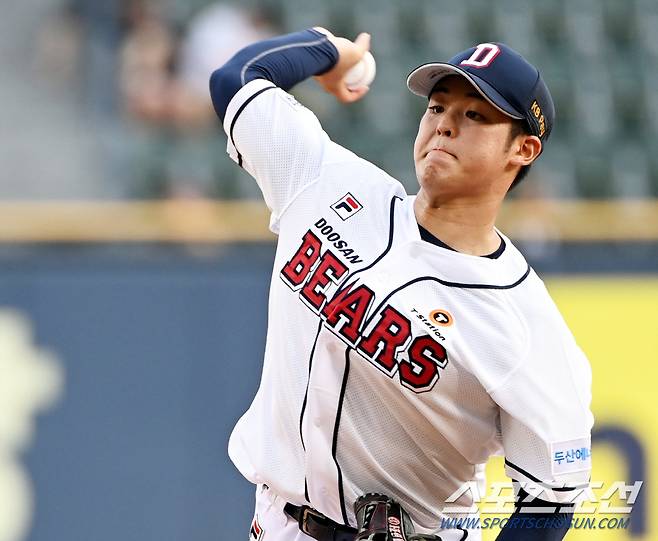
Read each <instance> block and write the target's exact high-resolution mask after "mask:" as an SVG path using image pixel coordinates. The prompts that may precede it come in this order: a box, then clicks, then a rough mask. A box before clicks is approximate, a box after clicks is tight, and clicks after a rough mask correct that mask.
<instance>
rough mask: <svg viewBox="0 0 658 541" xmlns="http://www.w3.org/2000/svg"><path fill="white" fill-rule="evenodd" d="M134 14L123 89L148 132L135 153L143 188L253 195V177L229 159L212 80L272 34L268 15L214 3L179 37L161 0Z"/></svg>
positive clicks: (137, 4)
mask: <svg viewBox="0 0 658 541" xmlns="http://www.w3.org/2000/svg"><path fill="white" fill-rule="evenodd" d="M127 15H128V17H127V21H128V27H129V31H128V33H127V35H126V38H125V40H124V43H123V45H122V47H121V52H120V92H121V96H122V101H123V106H124V110H125V112H126V113H127V114H128V116H129V120H131V121H133V122H134V123H135V124H137V126H136V128H137V129H138V130H142V131H143V132H144V137H142V142H143V143H144V144H143V145H141V146H140V148H141V149H140V150H138V151H137V155H136V156H134V160H135V165H136V167H137V169H138V171H141V176H142V177H143V178H145V179H146V183H145V184H144V185H143V187H142V193H139V194H137V195H142V196H143V195H157V196H166V197H180V196H184V197H209V196H210V197H212V196H220V197H232V196H239V195H250V192H249V193H246V192H245V190H249V185H246V186H245V185H244V183H235V184H231V182H230V181H231V180H232V179H235V173H234V172H233V171H230V170H229V171H227V167H226V160H223V159H222V158H223V147H224V145H225V143H224V141H223V139H222V138H221V137H220V136H218V132H219V125H218V122H217V119H216V117H215V115H214V113H213V110H212V104H211V102H210V97H209V94H208V80H209V77H210V74H211V73H212V71H213V70H214V69H216V68H217V67H218V66H220V65H222V64H223V63H224V62H225V61H226V60H228V59H229V58H230V57H231V56H232V55H233V54H234V53H235V52H237V51H238V50H239V49H241V48H242V47H244V46H245V45H247V44H249V43H252V42H254V41H258V40H261V39H265V38H267V37H269V36H270V35H272V33H273V32H272V30H271V29H270V27H269V25H268V24H267V22H266V21H265V19H264V18H263V17H262V16H261V15H260V14H259V13H257V12H247V11H245V10H242V9H241V8H238V7H236V6H229V5H224V4H219V3H218V4H211V5H209V6H207V7H206V8H205V9H203V10H202V11H200V12H199V13H198V14H197V15H196V16H195V17H194V18H193V19H192V20H191V21H190V23H189V25H188V26H187V28H186V29H185V30H184V31H183V32H181V33H180V34H181V36H180V37H179V35H177V32H176V31H175V30H174V29H173V28H172V25H171V24H168V23H167V21H166V19H165V17H164V16H163V14H162V13H160V12H159V11H158V8H157V6H156V4H154V3H150V2H147V1H145V0H137V1H133V2H131V4H130V5H129V9H128V12H127ZM132 150H133V151H134V150H135V149H134V148H133V149H132Z"/></svg>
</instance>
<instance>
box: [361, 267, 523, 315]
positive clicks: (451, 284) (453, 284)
mask: <svg viewBox="0 0 658 541" xmlns="http://www.w3.org/2000/svg"><path fill="white" fill-rule="evenodd" d="M529 274H530V265H528V268H527V269H526V271H525V272H524V273H523V276H521V278H519V279H518V280H517V281H516V282H514V283H513V284H509V285H504V286H499V285H490V284H460V283H459V282H448V281H447V280H441V278H436V277H435V276H420V277H418V278H414V279H413V280H409V281H408V282H407V283H406V284H402V285H401V286H400V287H398V288H396V289H394V290H393V291H391V292H390V293H389V294H388V295H386V297H384V300H382V302H380V303H379V306H377V308H376V309H375V310H374V311H373V312H372V315H371V316H370V317H369V318H368V320H367V321H366V323H365V325H364V328H366V327H367V326H368V325H369V324H370V322H371V321H372V320H373V318H374V317H375V316H376V315H377V314H378V313H379V311H380V310H381V309H382V306H384V304H386V302H387V301H388V299H390V298H391V297H392V296H393V295H395V294H396V293H397V292H398V291H401V290H403V289H404V288H405V287H408V286H410V285H413V284H415V283H417V282H422V281H424V280H429V281H431V282H439V283H440V284H441V285H444V286H447V287H460V288H464V289H512V288H514V287H516V286H518V285H519V284H520V283H521V282H523V281H524V280H525V279H526V278H527V277H528V275H529Z"/></svg>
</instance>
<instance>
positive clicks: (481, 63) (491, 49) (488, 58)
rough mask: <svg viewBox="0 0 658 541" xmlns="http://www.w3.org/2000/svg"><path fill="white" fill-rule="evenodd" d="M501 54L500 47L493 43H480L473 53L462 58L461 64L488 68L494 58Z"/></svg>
mask: <svg viewBox="0 0 658 541" xmlns="http://www.w3.org/2000/svg"><path fill="white" fill-rule="evenodd" d="M499 54H500V47H498V45H495V44H493V43H480V44H479V45H478V46H477V47H476V48H475V51H473V54H472V55H471V56H470V57H469V58H467V59H466V60H462V61H461V62H460V63H459V65H460V66H473V67H474V68H486V67H487V66H488V65H489V64H491V63H492V62H493V59H494V58H496V57H497V56H498V55H499Z"/></svg>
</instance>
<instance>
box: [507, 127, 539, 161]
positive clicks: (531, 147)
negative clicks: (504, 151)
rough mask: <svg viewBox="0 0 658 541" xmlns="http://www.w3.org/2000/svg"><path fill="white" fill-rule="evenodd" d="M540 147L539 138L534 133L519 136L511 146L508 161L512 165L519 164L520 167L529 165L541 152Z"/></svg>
mask: <svg viewBox="0 0 658 541" xmlns="http://www.w3.org/2000/svg"><path fill="white" fill-rule="evenodd" d="M541 148H542V143H541V140H540V139H539V137H537V136H536V135H524V136H523V137H520V136H519V137H517V138H516V141H514V143H513V144H512V146H511V150H512V157H511V159H510V162H511V163H512V165H520V166H521V167H523V166H524V165H530V164H531V163H532V162H533V161H535V159H537V156H539V154H541Z"/></svg>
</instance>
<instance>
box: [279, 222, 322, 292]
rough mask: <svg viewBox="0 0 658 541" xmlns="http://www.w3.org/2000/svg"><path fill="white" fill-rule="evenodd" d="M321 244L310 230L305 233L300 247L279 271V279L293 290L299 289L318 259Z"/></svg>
mask: <svg viewBox="0 0 658 541" xmlns="http://www.w3.org/2000/svg"><path fill="white" fill-rule="evenodd" d="M321 247H322V242H321V241H320V239H319V238H318V237H316V236H315V235H314V234H313V233H312V232H311V231H310V230H309V231H307V232H306V234H305V235H304V238H303V239H302V244H301V246H300V247H299V248H298V249H297V252H296V253H295V255H294V256H292V259H291V260H290V261H288V263H286V265H285V266H284V267H283V269H281V277H282V278H283V279H284V281H285V282H286V283H288V285H290V286H291V287H292V289H293V290H295V289H297V288H299V287H300V286H301V285H302V283H304V280H306V277H307V276H308V273H309V272H310V271H311V269H312V268H313V265H315V262H316V261H317V260H318V257H320V248H321Z"/></svg>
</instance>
